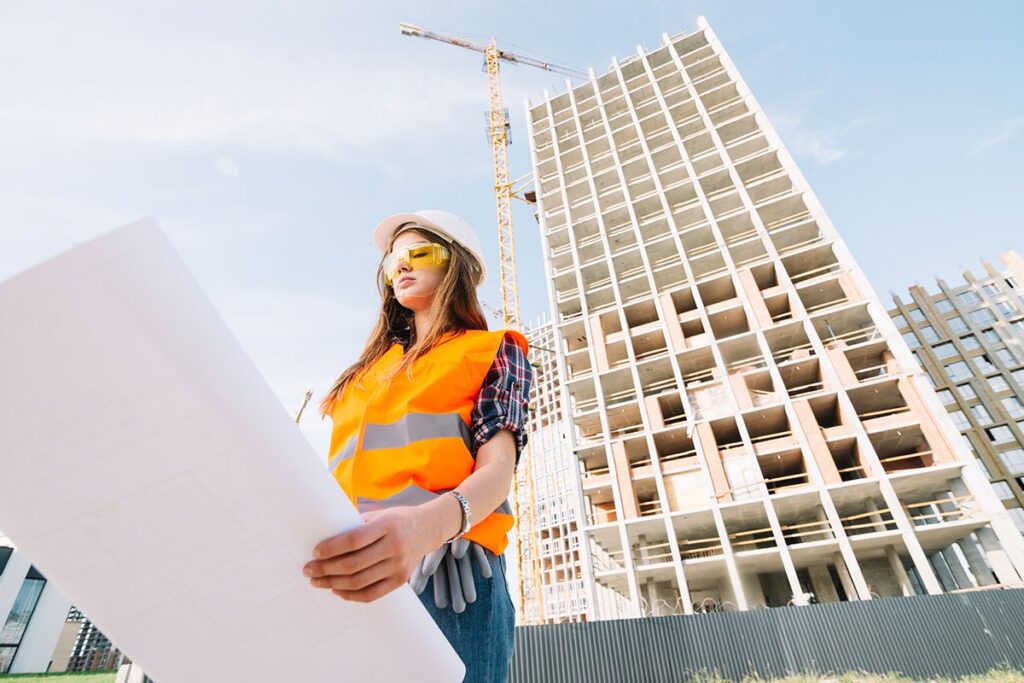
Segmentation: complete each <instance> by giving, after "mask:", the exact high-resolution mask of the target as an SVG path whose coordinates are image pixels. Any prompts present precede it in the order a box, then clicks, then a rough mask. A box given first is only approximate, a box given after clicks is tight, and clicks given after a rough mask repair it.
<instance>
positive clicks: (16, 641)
mask: <svg viewBox="0 0 1024 683" xmlns="http://www.w3.org/2000/svg"><path fill="white" fill-rule="evenodd" d="M70 607H71V601H70V600H69V599H68V598H66V597H65V596H64V595H63V594H62V593H61V592H60V591H59V590H57V587H56V586H55V585H53V583H51V582H49V581H47V580H46V577H45V576H43V575H42V574H41V573H39V570H38V569H36V568H35V567H34V566H32V562H31V561H30V560H29V559H28V558H27V557H26V556H25V554H24V553H19V552H18V550H17V548H16V547H15V546H14V544H13V543H11V542H10V540H9V539H8V538H7V537H6V536H4V535H3V534H2V533H0V615H2V616H3V622H0V675H2V674H9V673H10V674H13V673H41V672H45V671H49V670H51V666H52V665H53V664H54V662H53V660H52V656H53V653H54V648H55V647H56V645H57V640H58V639H59V638H60V636H61V631H62V629H63V628H64V623H65V619H66V617H67V614H68V610H69V608H70ZM60 664H62V663H60V662H58V665H60ZM57 670H63V667H61V666H59V667H58V669H57Z"/></svg>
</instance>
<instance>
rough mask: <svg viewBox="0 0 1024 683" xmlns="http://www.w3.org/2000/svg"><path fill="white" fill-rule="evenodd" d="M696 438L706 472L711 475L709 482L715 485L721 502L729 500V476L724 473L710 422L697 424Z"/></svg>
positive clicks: (730, 498)
mask: <svg viewBox="0 0 1024 683" xmlns="http://www.w3.org/2000/svg"><path fill="white" fill-rule="evenodd" d="M697 438H698V439H699V440H700V447H701V450H702V451H703V453H704V459H705V460H706V461H707V463H706V464H707V467H708V474H710V475H711V484H712V486H714V487H715V495H716V496H718V500H719V501H721V502H728V501H731V500H732V493H730V492H729V478H728V477H727V476H726V475H725V467H724V466H723V465H722V456H721V454H720V453H719V452H718V442H717V441H716V440H715V433H714V432H713V431H712V430H711V424H710V423H708V422H701V423H700V424H698V425H697Z"/></svg>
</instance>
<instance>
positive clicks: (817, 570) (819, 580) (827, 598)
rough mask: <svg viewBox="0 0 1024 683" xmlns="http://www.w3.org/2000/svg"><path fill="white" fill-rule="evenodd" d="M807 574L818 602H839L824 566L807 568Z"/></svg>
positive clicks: (829, 575)
mask: <svg viewBox="0 0 1024 683" xmlns="http://www.w3.org/2000/svg"><path fill="white" fill-rule="evenodd" d="M807 573H808V574H809V575H810V577H811V587H812V589H813V590H814V597H815V598H816V599H817V601H818V602H839V593H837V592H836V587H835V586H834V585H833V583H832V575H831V574H829V572H828V567H827V566H826V565H823V564H819V565H815V566H813V567H808V569H807Z"/></svg>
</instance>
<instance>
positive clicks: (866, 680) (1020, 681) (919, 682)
mask: <svg viewBox="0 0 1024 683" xmlns="http://www.w3.org/2000/svg"><path fill="white" fill-rule="evenodd" d="M692 680H693V681H694V682H695V683H825V682H826V681H827V682H830V683H1024V673H1022V672H1020V671H1017V670H1016V669H1010V668H1006V667H1002V668H996V669H991V670H990V671H988V672H987V673H984V674H978V675H976V676H965V677H963V678H908V677H907V676H903V675H901V674H895V673H888V674H869V673H855V672H847V673H844V674H841V675H829V674H800V675H797V676H787V677H785V678H757V677H747V678H744V679H743V680H742V681H733V680H732V679H728V678H721V677H719V676H699V677H697V678H694V679H692Z"/></svg>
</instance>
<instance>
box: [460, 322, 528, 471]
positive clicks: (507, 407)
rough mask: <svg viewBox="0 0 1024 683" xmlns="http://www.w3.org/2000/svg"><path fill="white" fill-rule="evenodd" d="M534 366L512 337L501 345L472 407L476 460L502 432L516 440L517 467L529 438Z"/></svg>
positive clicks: (474, 455) (504, 340) (474, 454)
mask: <svg viewBox="0 0 1024 683" xmlns="http://www.w3.org/2000/svg"><path fill="white" fill-rule="evenodd" d="M532 386H533V366H532V365H530V362H529V360H528V359H527V357H526V352H525V351H523V349H522V348H520V346H519V345H518V344H516V342H515V341H514V340H513V339H512V338H511V337H510V336H509V335H505V338H504V339H503V340H502V342H501V346H500V347H499V348H498V353H497V354H496V355H495V357H494V363H493V364H492V365H491V369H490V370H489V371H488V373H487V376H486V377H485V378H484V382H483V385H482V386H481V387H480V395H479V396H478V397H477V401H476V404H475V405H474V406H473V414H472V424H471V426H470V431H471V432H472V434H473V448H472V453H473V457H474V458H475V457H476V454H477V451H478V450H479V449H480V447H481V446H482V445H484V444H485V443H487V441H489V440H490V439H491V437H493V436H494V435H495V434H497V433H498V432H499V431H501V430H502V429H507V430H508V431H509V432H511V433H512V435H513V436H514V437H515V440H516V466H517V467H518V466H519V458H520V455H521V454H522V451H523V448H524V447H525V446H526V443H527V441H528V440H529V437H528V435H527V429H528V424H527V421H528V418H529V403H530V389H531V387H532Z"/></svg>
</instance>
